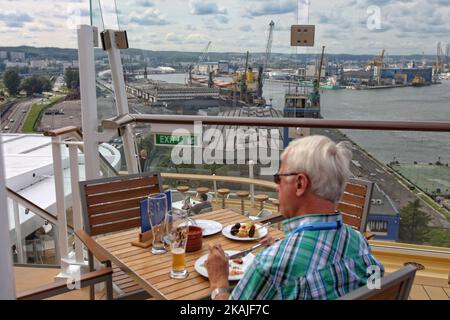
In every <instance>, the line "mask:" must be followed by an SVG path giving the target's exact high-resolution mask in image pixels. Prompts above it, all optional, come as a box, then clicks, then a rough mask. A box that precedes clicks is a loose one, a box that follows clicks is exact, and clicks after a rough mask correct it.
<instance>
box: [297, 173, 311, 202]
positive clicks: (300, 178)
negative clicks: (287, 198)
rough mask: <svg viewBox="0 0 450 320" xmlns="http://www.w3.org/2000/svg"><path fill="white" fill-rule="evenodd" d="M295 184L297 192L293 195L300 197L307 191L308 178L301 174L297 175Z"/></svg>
mask: <svg viewBox="0 0 450 320" xmlns="http://www.w3.org/2000/svg"><path fill="white" fill-rule="evenodd" d="M296 179H297V180H296V182H297V191H296V192H295V194H296V195H297V196H298V197H299V196H301V195H303V194H304V193H305V192H306V190H307V189H308V185H309V180H308V177H307V176H306V175H304V174H303V173H300V174H299V175H297V178H296Z"/></svg>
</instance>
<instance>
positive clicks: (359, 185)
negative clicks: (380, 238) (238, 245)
mask: <svg viewBox="0 0 450 320" xmlns="http://www.w3.org/2000/svg"><path fill="white" fill-rule="evenodd" d="M373 185H374V183H373V182H371V181H367V180H362V179H354V178H351V179H349V181H348V182H347V184H346V186H345V190H344V193H343V195H342V198H341V200H340V201H339V202H338V204H337V210H339V211H340V212H341V213H342V219H343V220H344V223H346V224H348V225H350V226H351V227H352V228H354V229H355V230H358V231H360V232H361V233H362V234H363V235H364V236H365V237H366V239H368V240H369V239H371V238H373V237H374V234H372V233H370V232H368V231H366V226H367V218H368V215H369V210H370V200H371V198H372V190H373ZM283 220H284V216H282V215H281V214H275V215H272V216H270V217H267V218H264V219H261V222H272V223H277V222H280V221H283Z"/></svg>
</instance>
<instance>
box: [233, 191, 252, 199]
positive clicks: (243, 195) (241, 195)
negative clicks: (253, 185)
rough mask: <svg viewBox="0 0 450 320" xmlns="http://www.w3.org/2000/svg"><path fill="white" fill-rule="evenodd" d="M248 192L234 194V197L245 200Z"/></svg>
mask: <svg viewBox="0 0 450 320" xmlns="http://www.w3.org/2000/svg"><path fill="white" fill-rule="evenodd" d="M249 194H250V192H248V191H238V192H236V196H238V197H239V198H247V197H248V196H249Z"/></svg>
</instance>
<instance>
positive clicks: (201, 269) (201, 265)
mask: <svg viewBox="0 0 450 320" xmlns="http://www.w3.org/2000/svg"><path fill="white" fill-rule="evenodd" d="M238 252H239V251H235V250H226V251H225V253H226V254H228V255H232V254H235V253H238ZM254 258H255V256H254V255H253V254H251V253H249V254H248V255H246V256H245V257H244V258H242V260H243V262H244V263H243V264H237V263H235V262H233V261H231V260H230V269H229V270H230V271H231V269H232V268H238V269H239V270H241V271H242V273H241V274H237V275H234V276H231V275H229V276H228V280H229V281H239V280H241V278H242V277H243V276H244V272H245V270H247V268H248V267H249V266H250V264H251V263H252V262H253V259H254ZM206 259H208V255H207V254H205V255H203V256H201V257H200V258H198V259H197V261H195V265H194V268H195V271H197V272H198V273H199V274H201V275H202V276H204V277H206V278H208V270H206V267H205V261H206Z"/></svg>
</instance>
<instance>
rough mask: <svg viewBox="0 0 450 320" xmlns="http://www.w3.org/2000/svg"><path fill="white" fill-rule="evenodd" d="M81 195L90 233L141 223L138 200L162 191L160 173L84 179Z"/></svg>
mask: <svg viewBox="0 0 450 320" xmlns="http://www.w3.org/2000/svg"><path fill="white" fill-rule="evenodd" d="M79 186H80V198H81V203H82V208H83V218H84V227H85V230H86V232H87V233H88V234H90V235H91V236H95V235H99V234H105V233H111V232H117V231H122V230H126V229H131V228H136V227H139V226H140V209H139V202H140V201H141V200H142V199H145V198H146V197H148V196H149V195H150V194H152V193H158V192H162V183H161V176H160V174H159V173H153V172H145V173H140V174H133V175H127V176H120V177H113V178H105V179H96V180H88V181H82V182H80V183H79Z"/></svg>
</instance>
